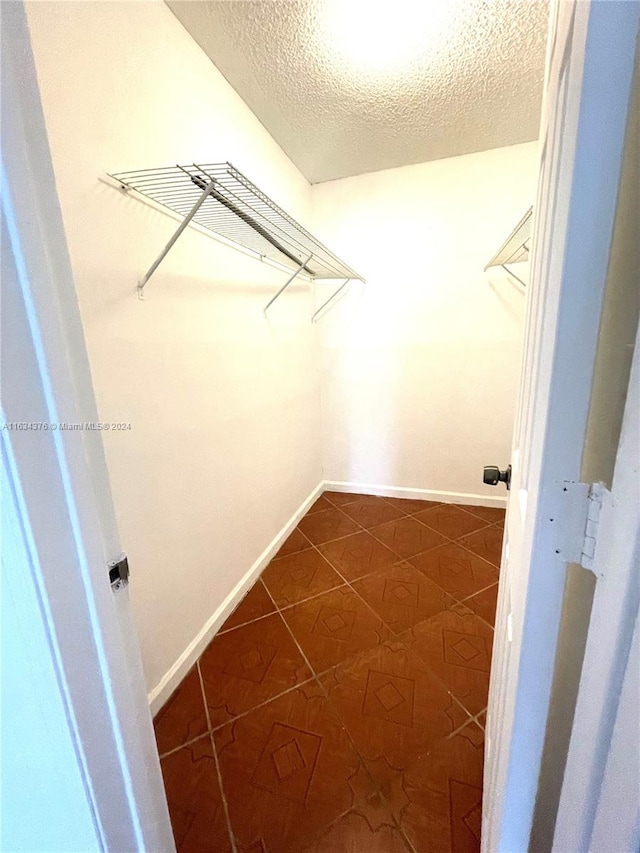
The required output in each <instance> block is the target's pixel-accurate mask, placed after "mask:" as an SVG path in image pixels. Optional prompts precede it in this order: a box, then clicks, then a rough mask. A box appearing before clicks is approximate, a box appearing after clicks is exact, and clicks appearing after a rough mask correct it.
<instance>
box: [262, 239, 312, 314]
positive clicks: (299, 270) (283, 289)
mask: <svg viewBox="0 0 640 853" xmlns="http://www.w3.org/2000/svg"><path fill="white" fill-rule="evenodd" d="M312 257H313V253H312V254H310V255H309V257H308V258H307V260H306V261H303V262H302V263H301V264H300V266H299V267H298V269H297V270H296V271H295V272H294V273H293V275H291V276H289V278H288V279H287V280H286V281H285V283H284V284H283V285H282V287H281V288H280V290H279V291H278V292H277V293H276V295H275V296H272V297H271V299H270V300H269V301H268V302H267V304H266V305H265V306H264V313H265V314H266V313H267V310H268V309H269V308H270V307H271V305H273V303H274V302H275V301H276V299H277V298H278V297H279V296H280V295H281V294H282V293H284V292H285V290H286V289H287V288H288V287H289V285H290V284H291V282H292V281H293V280H294V279H295V278H297V277H298V275H300V273H301V272H302V270H306V269H307V264H308V263H309V261H310V260H311V258H312Z"/></svg>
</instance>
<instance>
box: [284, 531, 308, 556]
mask: <svg viewBox="0 0 640 853" xmlns="http://www.w3.org/2000/svg"><path fill="white" fill-rule="evenodd" d="M305 548H311V542H309V540H308V539H307V537H306V536H305V535H304V533H302V531H301V530H300V529H299V528H298V527H296V528H295V530H294V531H293V532H292V533H291V534H290V535H289V537H288V538H287V539H285V541H284V543H283V544H282V546H281V548H280V550H279V551H278V553H277V554H276V557H286V556H287V555H288V554H296V553H297V552H298V551H303V550H304V549H305Z"/></svg>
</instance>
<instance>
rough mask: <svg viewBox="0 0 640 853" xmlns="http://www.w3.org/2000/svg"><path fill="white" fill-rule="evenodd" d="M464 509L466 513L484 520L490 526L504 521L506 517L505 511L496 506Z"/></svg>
mask: <svg viewBox="0 0 640 853" xmlns="http://www.w3.org/2000/svg"><path fill="white" fill-rule="evenodd" d="M462 508H463V509H464V510H465V512H470V513H471V514H472V515H475V516H477V517H478V518H482V519H483V520H484V521H486V522H488V523H489V524H495V523H496V522H501V521H504V517H505V515H506V512H505V510H504V509H500V508H499V507H495V506H464V507H462Z"/></svg>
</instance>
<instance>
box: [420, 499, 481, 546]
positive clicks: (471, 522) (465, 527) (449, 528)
mask: <svg viewBox="0 0 640 853" xmlns="http://www.w3.org/2000/svg"><path fill="white" fill-rule="evenodd" d="M414 518H417V519H418V521H421V522H422V523H423V524H426V525H427V526H428V527H431V528H432V529H433V530H437V531H438V533H442V535H443V536H446V537H447V538H448V539H459V538H460V537H461V536H465V535H466V534H467V533H473V532H474V530H479V529H480V528H482V527H486V526H487V524H488V522H486V521H483V519H481V518H476V516H475V515H471V514H470V513H468V512H465V511H464V510H463V509H461V508H460V507H458V506H455V505H454V504H442V505H441V506H435V507H432V508H431V509H425V510H424V511H423V512H418V513H416V514H415V515H414Z"/></svg>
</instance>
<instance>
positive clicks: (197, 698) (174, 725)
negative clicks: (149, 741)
mask: <svg viewBox="0 0 640 853" xmlns="http://www.w3.org/2000/svg"><path fill="white" fill-rule="evenodd" d="M153 726H154V729H155V733H156V743H157V745H158V752H159V753H160V755H163V754H164V753H165V752H169V750H171V749H175V748H176V747H178V746H182V744H183V743H187V741H190V740H193V739H194V738H196V737H198V736H199V735H201V734H204V732H206V731H207V716H206V711H205V707H204V700H203V698H202V688H201V687H200V677H199V676H198V670H197V669H196V667H195V666H194V667H193V669H191V670H189V672H188V673H187V674H186V675H185V677H184V678H183V679H182V681H181V682H180V685H179V687H178V689H177V690H176V691H175V692H174V693H173V694H172V695H171V697H170V698H169V699H168V700H167V702H166V703H165V704H164V706H163V707H162V709H161V710H160V711H159V712H158V714H157V715H156V717H155V719H154V721H153Z"/></svg>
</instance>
